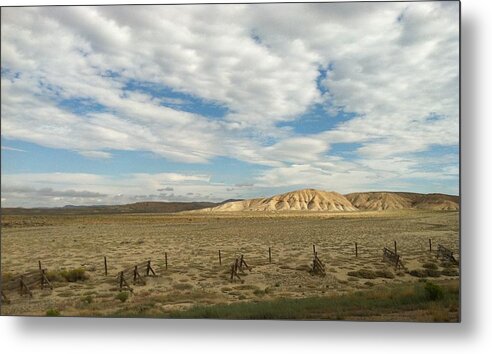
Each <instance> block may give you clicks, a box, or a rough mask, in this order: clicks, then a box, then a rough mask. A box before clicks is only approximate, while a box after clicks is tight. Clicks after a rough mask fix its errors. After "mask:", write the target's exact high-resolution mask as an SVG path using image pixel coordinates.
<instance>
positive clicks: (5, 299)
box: [0, 290, 10, 304]
mask: <svg viewBox="0 0 492 354" xmlns="http://www.w3.org/2000/svg"><path fill="white" fill-rule="evenodd" d="M0 292H1V293H2V299H3V301H4V302H5V303H6V304H10V300H9V298H8V297H7V295H5V293H4V292H3V290H1V291H0Z"/></svg>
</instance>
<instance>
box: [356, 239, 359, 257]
mask: <svg viewBox="0 0 492 354" xmlns="http://www.w3.org/2000/svg"><path fill="white" fill-rule="evenodd" d="M358 256H359V252H358V250H357V242H356V243H355V257H356V258H357V257H358Z"/></svg>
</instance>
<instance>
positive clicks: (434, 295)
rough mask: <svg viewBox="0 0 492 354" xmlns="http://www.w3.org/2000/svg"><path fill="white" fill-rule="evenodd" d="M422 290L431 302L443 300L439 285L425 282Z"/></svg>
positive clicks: (442, 292)
mask: <svg viewBox="0 0 492 354" xmlns="http://www.w3.org/2000/svg"><path fill="white" fill-rule="evenodd" d="M424 290H425V294H426V296H427V298H428V299H429V300H431V301H436V300H441V299H443V298H444V291H443V289H442V288H441V287H440V286H439V285H436V284H434V283H431V282H427V283H426V284H425V287H424Z"/></svg>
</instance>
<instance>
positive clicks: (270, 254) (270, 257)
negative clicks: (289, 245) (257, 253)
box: [268, 247, 272, 263]
mask: <svg viewBox="0 0 492 354" xmlns="http://www.w3.org/2000/svg"><path fill="white" fill-rule="evenodd" d="M268 262H269V263H272V248H271V247H268Z"/></svg>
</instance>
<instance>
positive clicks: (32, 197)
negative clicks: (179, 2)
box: [1, 2, 459, 207]
mask: <svg viewBox="0 0 492 354" xmlns="http://www.w3.org/2000/svg"><path fill="white" fill-rule="evenodd" d="M1 20H2V21H1V99H2V100H1V204H2V207H55V206H64V205H96V204H124V203H132V202H138V201H144V200H145V201H215V202H217V201H222V200H225V199H229V198H252V197H259V196H270V195H274V194H277V193H281V192H286V191H291V190H296V189H300V188H317V189H323V190H328V191H337V192H340V193H350V192H357V191H381V190H385V191H411V192H420V193H447V194H455V195H457V194H458V192H459V4H458V2H422V3H418V2H408V3H406V2H398V3H319V4H250V5H246V4H234V5H185V6H171V5H165V6H159V5H155V6H102V7H89V6H83V7H75V6H72V7H23V8H3V9H2V15H1Z"/></svg>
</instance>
